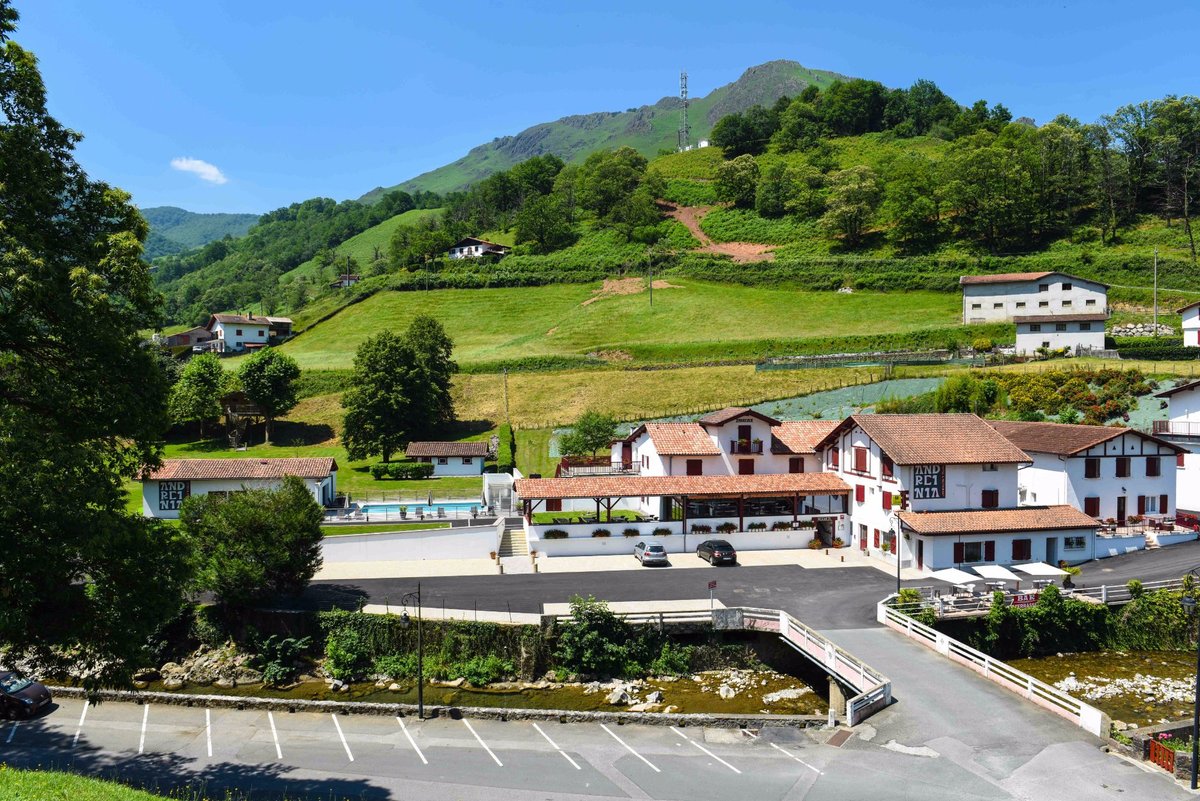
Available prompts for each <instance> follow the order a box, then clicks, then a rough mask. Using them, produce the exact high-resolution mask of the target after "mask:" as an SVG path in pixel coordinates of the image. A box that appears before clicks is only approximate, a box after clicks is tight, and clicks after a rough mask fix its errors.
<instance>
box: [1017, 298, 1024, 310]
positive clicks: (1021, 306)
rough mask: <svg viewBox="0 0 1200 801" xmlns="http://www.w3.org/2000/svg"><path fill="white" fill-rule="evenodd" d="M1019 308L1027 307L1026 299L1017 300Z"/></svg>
mask: <svg viewBox="0 0 1200 801" xmlns="http://www.w3.org/2000/svg"><path fill="white" fill-rule="evenodd" d="M1017 308H1018V309H1023V308H1025V301H1023V300H1018V301H1017Z"/></svg>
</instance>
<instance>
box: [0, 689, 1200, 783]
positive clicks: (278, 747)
mask: <svg viewBox="0 0 1200 801" xmlns="http://www.w3.org/2000/svg"><path fill="white" fill-rule="evenodd" d="M893 709H895V708H894V707H893ZM892 715H893V713H892V710H885V711H884V712H883V713H880V715H878V716H877V718H878V722H879V724H880V726H881V728H880V729H878V730H877V729H876V727H875V726H871V725H868V726H860V727H859V728H857V729H856V730H855V733H854V734H853V735H852V736H850V737H849V739H848V740H846V742H845V743H844V744H842V745H840V746H834V745H832V744H829V743H827V742H826V740H827V739H828V738H829V735H830V732H829V731H825V730H813V731H803V730H798V729H786V728H770V727H768V728H762V729H757V730H753V729H743V730H737V729H733V730H731V729H703V728H693V727H688V728H673V727H665V726H640V725H624V726H621V725H616V724H599V723H571V724H560V723H557V722H546V721H538V722H533V721H510V722H504V721H494V720H469V719H452V718H438V719H434V720H424V721H421V720H417V719H415V718H412V717H407V718H395V717H382V716H368V715H342V714H338V715H332V714H317V713H309V712H298V713H286V712H273V713H272V712H260V711H250V710H245V711H243V710H235V709H205V708H202V707H180V706H166V705H145V706H142V705H137V704H131V703H118V702H104V703H100V704H85V703H84V702H83V701H82V700H76V699H61V700H60V701H59V702H58V704H57V706H56V707H55V708H53V709H51V710H50V711H49V712H48V713H47V714H45V715H43V716H42V717H40V718H38V719H35V720H32V721H20V722H15V723H14V722H7V723H4V724H3V726H2V727H0V761H2V762H7V763H8V764H11V765H14V766H18V767H35V766H43V767H57V768H67V769H71V770H75V771H78V772H81V773H86V774H90V775H103V776H108V777H112V778H119V779H121V780H123V781H126V782H129V783H133V784H138V785H143V786H147V787H150V788H152V789H158V790H169V789H172V788H175V787H179V786H182V785H184V784H190V785H192V786H193V787H195V786H197V785H200V786H203V788H204V790H205V792H206V793H208V794H209V795H210V796H216V797H220V796H221V795H223V791H224V790H225V789H226V788H231V787H237V788H239V789H241V790H243V791H252V792H253V793H254V797H278V796H282V795H286V796H287V797H288V798H290V799H302V798H309V797H312V798H323V799H331V798H332V799H341V798H352V799H382V798H422V799H481V800H482V799H492V800H494V799H495V798H497V797H503V798H505V799H530V801H532V799H547V798H554V799H571V798H584V797H587V798H653V799H680V800H681V801H682V800H683V799H689V800H694V799H744V798H755V799H756V801H758V800H759V799H761V800H762V801H771V800H772V799H779V800H780V801H783V800H784V799H801V798H803V799H845V798H868V797H873V798H914V799H916V798H920V799H931V800H934V801H936V800H937V799H947V801H949V799H973V798H981V799H982V798H989V799H1006V798H1023V799H1024V798H1030V799H1036V798H1046V799H1060V798H1063V797H1066V796H1063V795H1062V794H1061V790H1062V786H1063V785H1062V783H1061V782H1068V783H1070V785H1071V786H1072V787H1073V788H1074V791H1073V793H1072V795H1071V796H1070V797H1072V798H1078V799H1090V798H1106V797H1107V798H1111V797H1114V796H1113V795H1112V793H1115V792H1120V793H1121V795H1120V797H1123V798H1126V799H1141V798H1147V799H1149V798H1154V799H1164V798H1173V797H1183V792H1182V791H1178V792H1173V788H1172V786H1171V783H1170V782H1169V781H1167V780H1166V778H1165V776H1155V775H1153V774H1152V773H1148V772H1146V771H1144V770H1142V769H1140V768H1138V767H1135V766H1133V765H1130V764H1127V763H1123V762H1121V761H1119V760H1117V759H1115V758H1114V757H1112V756H1109V755H1106V754H1103V753H1101V752H1100V751H1099V750H1098V749H1096V748H1094V747H1087V746H1085V745H1083V744H1082V743H1063V744H1060V745H1059V746H1051V747H1050V748H1049V749H1045V751H1044V753H1043V755H1042V756H1044V760H1045V761H1044V762H1042V763H1040V764H1039V759H1040V758H1041V757H1040V756H1034V757H1033V758H1032V759H1029V760H1026V759H1025V758H1023V757H1022V758H1018V759H1016V760H1015V761H1014V765H1013V768H1014V769H1013V770H1008V769H1006V770H1003V771H997V770H996V768H997V766H996V765H989V766H987V768H988V769H987V771H981V770H980V769H979V765H978V763H977V762H975V761H974V759H973V757H971V755H970V754H969V753H967V754H963V753H955V751H954V749H953V748H948V747H947V746H948V745H950V744H949V743H947V745H946V746H938V747H947V750H946V752H945V753H941V752H940V751H939V750H938V747H930V746H929V745H924V746H920V747H916V746H915V745H904V744H898V743H896V741H895V740H894V739H890V740H889V739H885V735H884V734H883V733H882V732H885V731H887V730H889V729H891V728H892V727H893V725H894V723H895V722H896V721H890V720H889V719H890V718H891V717H892ZM936 743H937V741H935V745H936ZM1037 750H1038V751H1042V749H1037ZM1050 773H1053V775H1055V776H1057V777H1058V781H1049V780H1048V779H1049V775H1048V774H1050ZM498 791H499V793H500V795H499V796H498V794H497V793H498Z"/></svg>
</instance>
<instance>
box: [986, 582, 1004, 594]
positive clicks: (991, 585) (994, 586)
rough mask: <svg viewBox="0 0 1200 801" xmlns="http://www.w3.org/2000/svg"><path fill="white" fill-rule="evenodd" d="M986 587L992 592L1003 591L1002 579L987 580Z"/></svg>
mask: <svg viewBox="0 0 1200 801" xmlns="http://www.w3.org/2000/svg"><path fill="white" fill-rule="evenodd" d="M987 587H988V589H989V590H991V591H992V592H1004V582H1003V581H989V582H987Z"/></svg>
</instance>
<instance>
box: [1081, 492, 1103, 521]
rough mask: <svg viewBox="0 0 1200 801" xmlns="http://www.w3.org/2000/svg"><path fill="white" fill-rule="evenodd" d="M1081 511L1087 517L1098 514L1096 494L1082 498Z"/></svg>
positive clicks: (1098, 505) (1098, 501) (1098, 506)
mask: <svg viewBox="0 0 1200 801" xmlns="http://www.w3.org/2000/svg"><path fill="white" fill-rule="evenodd" d="M1083 513H1084V514H1085V515H1087V516H1088V517H1099V516H1100V499H1099V498H1098V497H1096V496H1092V497H1090V498H1084V499H1083Z"/></svg>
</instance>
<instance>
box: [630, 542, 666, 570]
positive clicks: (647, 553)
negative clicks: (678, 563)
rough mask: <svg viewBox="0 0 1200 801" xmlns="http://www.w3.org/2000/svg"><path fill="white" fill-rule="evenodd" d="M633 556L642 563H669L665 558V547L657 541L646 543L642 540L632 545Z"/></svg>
mask: <svg viewBox="0 0 1200 801" xmlns="http://www.w3.org/2000/svg"><path fill="white" fill-rule="evenodd" d="M633 558H634V559H636V560H638V561H639V562H641V563H642V564H643V565H669V564H670V562H669V561H668V560H667V549H666V548H664V547H663V546H661V545H659V544H658V543H657V542H652V543H650V544H649V545H647V544H646V543H644V542H639V543H638V544H637V545H635V546H633Z"/></svg>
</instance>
